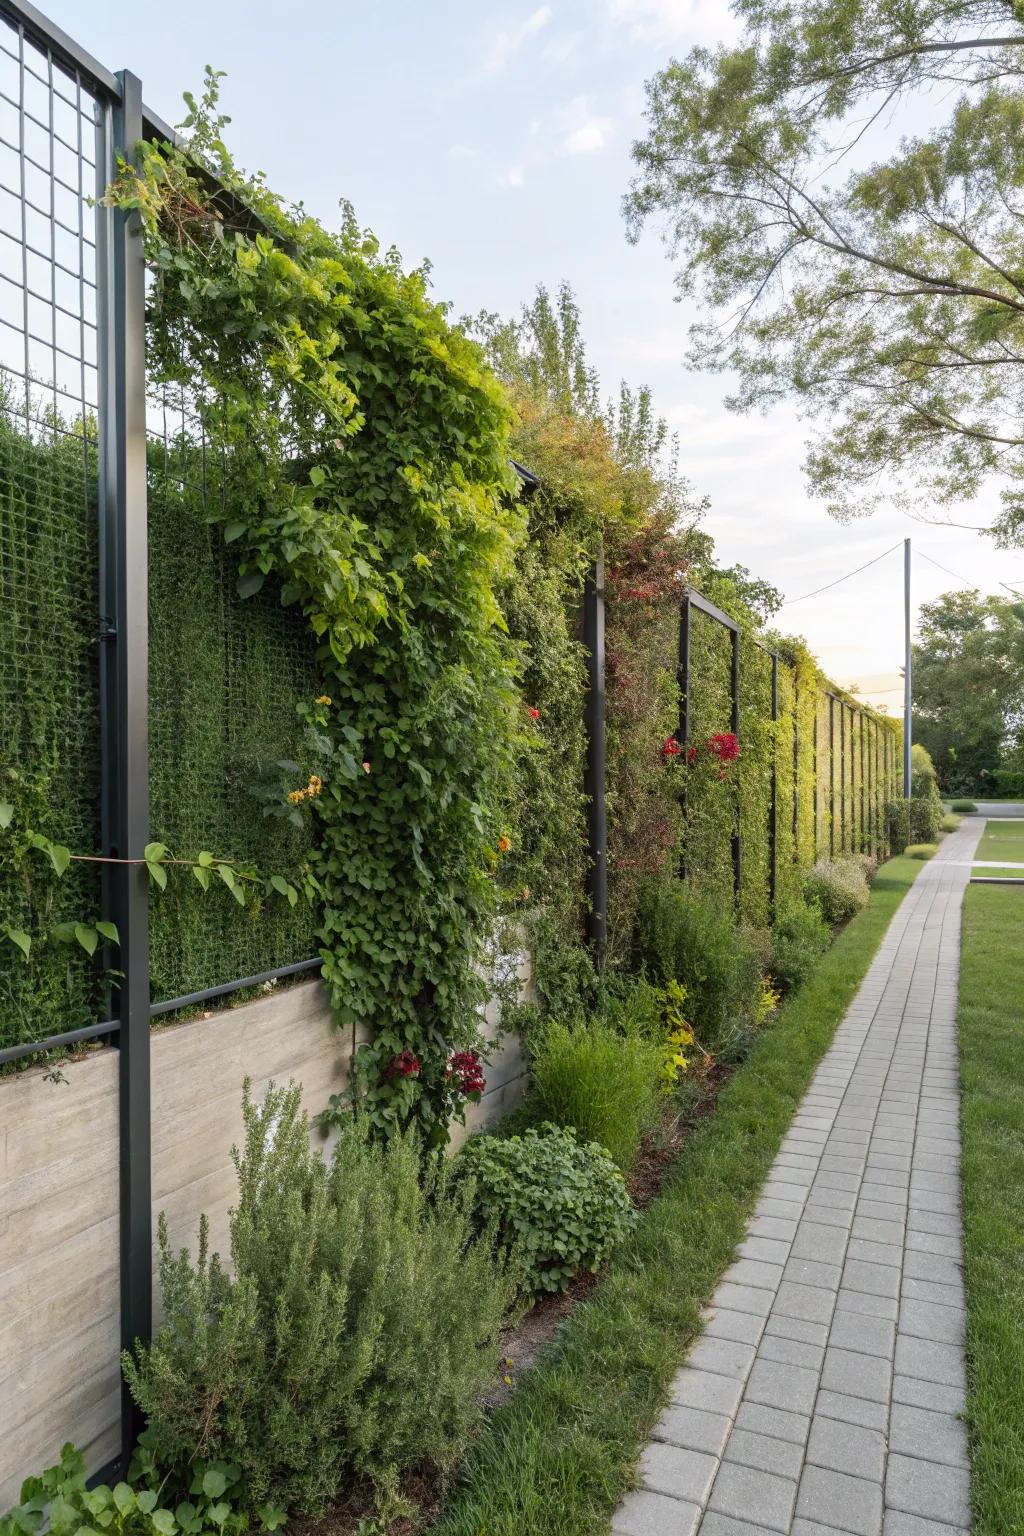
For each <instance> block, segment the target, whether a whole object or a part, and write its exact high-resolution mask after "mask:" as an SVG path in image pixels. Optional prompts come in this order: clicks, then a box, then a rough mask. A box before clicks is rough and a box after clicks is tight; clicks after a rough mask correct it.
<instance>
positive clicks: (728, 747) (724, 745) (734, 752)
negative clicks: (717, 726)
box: [708, 731, 740, 763]
mask: <svg viewBox="0 0 1024 1536" xmlns="http://www.w3.org/2000/svg"><path fill="white" fill-rule="evenodd" d="M708 751H709V752H710V753H712V755H713V756H714V757H717V758H718V761H719V762H720V763H734V762H735V761H736V759H737V758H738V757H739V755H740V743H739V738H738V737H737V735H736V734H735V732H734V731H717V732H716V733H715V735H714V736H712V737H711V739H710V741H709V742H708Z"/></svg>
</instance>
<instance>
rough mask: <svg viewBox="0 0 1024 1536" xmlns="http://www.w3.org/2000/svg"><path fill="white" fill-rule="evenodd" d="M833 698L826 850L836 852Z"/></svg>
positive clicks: (831, 704)
mask: <svg viewBox="0 0 1024 1536" xmlns="http://www.w3.org/2000/svg"><path fill="white" fill-rule="evenodd" d="M835 703H836V701H835V698H834V696H833V695H832V694H831V693H830V694H829V696H828V851H829V853H830V854H831V855H832V857H833V858H834V857H835V852H836V711H835Z"/></svg>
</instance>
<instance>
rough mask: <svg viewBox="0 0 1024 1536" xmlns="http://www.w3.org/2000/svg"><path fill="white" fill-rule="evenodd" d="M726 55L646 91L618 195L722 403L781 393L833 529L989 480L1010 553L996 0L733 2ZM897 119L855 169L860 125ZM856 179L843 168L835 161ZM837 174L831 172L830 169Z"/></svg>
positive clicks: (1021, 111) (1013, 484) (1020, 152)
mask: <svg viewBox="0 0 1024 1536" xmlns="http://www.w3.org/2000/svg"><path fill="white" fill-rule="evenodd" d="M733 10H734V12H735V13H736V14H737V15H738V16H739V17H740V18H741V19H742V20H743V22H744V24H745V30H744V35H743V37H742V39H741V41H740V42H739V44H738V45H737V46H735V47H724V46H723V47H719V48H718V49H716V50H714V51H710V50H708V49H705V48H695V49H693V50H692V51H691V52H690V53H689V54H688V55H687V56H686V57H685V58H684V59H682V60H680V61H673V62H672V63H670V64H669V65H668V67H667V68H666V69H664V70H662V71H661V73H660V74H658V75H657V76H656V77H655V78H654V79H653V80H652V81H651V82H650V83H649V84H648V88H647V89H648V122H649V127H648V131H647V136H646V138H645V139H643V140H642V141H641V142H640V143H638V144H636V145H635V147H634V159H635V162H636V166H637V174H636V176H635V179H634V180H633V183H632V186H631V188H630V191H629V193H628V195H627V197H626V200H625V211H626V216H627V221H628V225H629V229H630V233H631V235H632V236H633V237H634V238H635V237H636V236H637V235H638V234H639V232H640V230H641V228H642V226H643V225H644V224H645V222H646V221H647V220H648V219H656V220H657V221H658V222H659V223H660V224H661V227H662V229H663V233H664V237H665V239H666V241H667V243H668V245H669V247H670V250H671V252H672V254H673V255H676V256H678V257H679V258H680V263H679V266H678V271H677V279H676V281H677V284H678V287H679V290H680V292H681V293H682V294H684V295H695V296H697V297H698V298H699V299H700V301H701V303H700V308H699V316H700V318H699V319H698V320H697V322H696V324H695V325H694V326H693V328H692V333H691V334H692V341H693V346H692V353H691V357H692V360H693V361H695V362H696V363H697V364H699V365H701V366H704V367H706V368H709V369H725V368H728V369H733V370H735V372H736V373H737V374H738V378H739V385H738V389H737V391H736V393H735V394H734V396H733V397H732V398H731V399H730V401H729V403H730V404H731V405H733V406H734V407H736V408H739V409H746V408H750V407H754V406H761V407H763V406H765V405H767V404H770V403H771V402H774V401H776V400H778V399H780V398H782V397H784V396H787V395H792V396H796V397H797V399H798V400H799V401H800V402H801V403H802V405H803V407H804V408H805V409H806V411H807V412H808V414H810V415H811V416H813V417H816V418H817V419H818V420H819V421H820V422H821V426H820V427H819V429H818V431H817V432H816V433H815V435H814V438H813V440H812V442H811V444H810V447H809V452H808V458H807V470H808V475H809V480H810V484H811V487H812V489H813V490H814V491H815V492H816V493H817V494H820V495H822V496H823V497H825V498H826V499H827V501H828V503H829V509H830V511H832V512H833V513H834V514H835V515H836V516H839V517H840V518H846V517H851V516H857V515H865V514H866V513H869V512H871V511H872V510H873V509H874V507H875V506H876V505H877V504H878V503H879V501H880V500H881V499H882V497H883V496H886V497H891V495H892V494H893V493H894V488H895V493H896V494H897V495H900V496H903V497H904V498H905V499H906V500H907V501H908V502H910V501H912V500H914V499H915V498H919V499H920V500H922V501H923V502H925V503H926V504H934V503H936V502H938V503H946V504H948V503H951V502H955V501H958V500H960V499H963V498H970V497H972V496H974V495H975V494H976V492H977V491H978V489H979V487H980V485H981V484H982V482H983V481H984V480H986V479H987V478H988V477H990V476H995V477H998V479H999V481H1000V489H1001V495H1002V510H1001V512H1000V513H999V515H998V516H997V517H996V519H995V521H994V523H993V525H992V528H991V530H990V531H991V532H992V534H993V535H994V537H995V538H996V539H997V540H998V541H999V542H1000V543H1001V544H1003V545H1019V544H1021V543H1022V542H1024V425H1022V423H1024V366H1022V365H1024V23H1022V15H1024V13H1022V11H1021V7H1020V4H1019V0H906V3H901V4H900V5H890V4H888V3H887V0H735V3H734V5H733ZM897 109H898V110H900V111H901V112H902V113H903V114H904V115H905V116H907V115H909V116H912V117H913V118H914V120H915V121H917V122H919V123H920V124H921V127H920V130H919V131H918V132H915V133H914V134H913V135H912V136H911V137H908V138H904V139H903V140H902V141H900V143H899V145H898V147H897V148H896V149H895V151H894V152H892V153H890V154H888V156H887V158H884V159H882V160H879V161H878V162H877V163H867V162H868V158H869V156H868V146H869V145H870V143H871V140H872V133H873V132H876V133H877V132H878V131H880V129H879V130H875V129H874V125H876V124H878V125H881V127H884V126H885V125H886V123H887V122H888V121H889V119H890V118H891V115H892V114H893V113H894V112H895V111H896V110H897ZM858 162H860V163H858ZM851 167H852V168H851Z"/></svg>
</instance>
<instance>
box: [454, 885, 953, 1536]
mask: <svg viewBox="0 0 1024 1536" xmlns="http://www.w3.org/2000/svg"><path fill="white" fill-rule="evenodd" d="M924 867H925V866H924V865H923V864H921V863H919V862H917V861H915V860H913V859H905V858H897V859H893V860H892V861H891V862H890V863H888V864H887V865H885V866H884V868H883V869H882V870H881V871H880V873H879V875H878V878H877V879H876V881H875V884H874V887H873V889H872V892H871V899H870V902H869V904H868V906H867V907H866V908H865V909H864V911H863V912H861V913H860V914H859V915H858V916H857V917H855V918H854V919H853V921H852V922H851V923H850V924H849V925H848V927H847V928H846V929H844V931H843V932H842V933H841V934H840V936H839V938H838V939H837V940H836V942H835V944H834V945H833V946H832V948H831V949H830V950H829V951H828V953H827V954H826V955H825V956H824V957H823V959H822V962H821V965H820V967H819V969H818V970H817V972H816V973H815V975H814V977H813V978H812V979H811V980H810V981H809V982H808V983H807V984H806V985H805V986H804V987H803V988H802V989H801V991H800V992H798V993H796V994H795V995H794V996H793V997H791V998H790V999H789V1000H788V1001H787V1002H786V1003H785V1004H784V1006H783V1007H782V1009H781V1010H780V1012H779V1016H778V1018H777V1020H776V1022H775V1023H774V1024H773V1025H772V1026H771V1028H770V1029H769V1030H767V1031H766V1032H765V1034H764V1035H763V1036H762V1038H761V1039H760V1040H759V1041H758V1043H757V1045H756V1046H755V1047H754V1049H753V1051H752V1052H751V1054H750V1055H749V1056H748V1058H747V1060H746V1061H745V1062H744V1063H743V1065H742V1066H741V1067H739V1068H738V1070H737V1071H736V1072H735V1074H734V1075H733V1076H732V1078H731V1079H730V1080H729V1082H728V1083H727V1084H726V1086H725V1088H724V1089H723V1090H722V1092H721V1094H720V1095H719V1099H718V1104H717V1107H716V1110H715V1112H714V1114H713V1115H711V1116H709V1117H708V1119H706V1120H704V1121H702V1122H701V1123H700V1124H699V1125H698V1127H697V1128H696V1130H695V1132H694V1134H693V1136H692V1137H691V1139H690V1140H689V1141H688V1143H687V1145H686V1148H685V1151H684V1154H683V1157H682V1160H681V1162H680V1166H679V1169H678V1171H677V1172H676V1173H675V1174H674V1175H673V1176H672V1178H671V1179H670V1180H669V1182H668V1183H667V1184H666V1186H665V1187H664V1188H663V1189H662V1191H661V1193H660V1195H659V1196H658V1197H657V1199H656V1200H655V1201H654V1202H653V1203H652V1204H651V1206H650V1207H649V1208H648V1210H647V1211H646V1213H645V1214H644V1216H643V1218H642V1220H641V1222H640V1224H639V1226H638V1228H637V1231H636V1234H635V1236H634V1237H633V1239H632V1240H631V1241H630V1243H629V1245H628V1246H627V1247H626V1248H625V1249H623V1250H622V1252H621V1253H620V1254H619V1256H618V1257H617V1258H616V1259H615V1260H614V1261H613V1263H612V1264H611V1265H610V1267H609V1269H608V1271H607V1273H606V1274H605V1275H604V1277H603V1278H602V1281H601V1284H600V1285H599V1286H598V1287H597V1289H596V1290H595V1292H594V1294H593V1297H592V1298H591V1299H589V1300H588V1301H586V1302H584V1303H583V1304H582V1305H581V1306H580V1307H578V1308H577V1310H576V1311H575V1312H574V1313H573V1314H572V1316H571V1318H570V1319H569V1321H568V1322H567V1324H566V1326H565V1328H564V1330H563V1333H562V1335H561V1337H560V1338H559V1340H558V1341H557V1342H556V1344H555V1345H553V1346H552V1347H551V1349H550V1350H549V1351H548V1353H547V1354H546V1355H545V1356H543V1357H542V1358H541V1359H540V1361H539V1362H538V1363H537V1365H535V1366H534V1368H533V1369H532V1370H531V1371H530V1372H529V1373H528V1374H527V1375H526V1376H524V1378H523V1381H522V1383H521V1384H520V1386H519V1388H518V1390H517V1391H516V1393H515V1395H514V1396H513V1398H512V1399H511V1401H510V1402H509V1403H508V1404H507V1405H506V1406H505V1407H504V1408H502V1409H500V1410H499V1411H498V1412H497V1413H496V1414H495V1415H494V1417H493V1418H492V1419H491V1421H490V1422H489V1424H488V1426H487V1428H486V1429H485V1431H484V1433H483V1435H482V1437H481V1439H480V1440H479V1441H478V1442H477V1444H476V1445H475V1447H474V1448H473V1450H472V1451H471V1452H470V1454H469V1457H468V1458H467V1461H466V1463H465V1465H464V1467H463V1469H462V1473H461V1477H460V1482H459V1485H458V1487H457V1488H456V1489H455V1490H454V1491H453V1493H452V1494H451V1495H450V1497H449V1501H448V1504H447V1506H446V1508H445V1509H444V1510H443V1511H442V1514H441V1517H440V1519H439V1521H438V1522H437V1524H436V1525H435V1526H434V1527H433V1531H434V1536H599V1533H601V1532H606V1531H607V1530H608V1525H609V1520H610V1517H611V1513H612V1511H613V1510H614V1508H615V1506H616V1504H617V1503H618V1500H619V1499H620V1497H621V1496H622V1494H623V1493H624V1492H625V1491H626V1489H627V1488H628V1487H630V1486H631V1484H632V1482H633V1476H634V1472H633V1469H634V1467H635V1465H636V1462H637V1458H638V1456H639V1453H640V1449H641V1446H642V1444H643V1442H644V1439H645V1437H646V1436H647V1434H648V1433H649V1431H650V1429H651V1427H652V1426H653V1424H654V1422H655V1420H656V1419H657V1417H658V1414H659V1413H660V1411H661V1409H662V1407H663V1405H664V1403H665V1400H666V1397H667V1393H668V1387H669V1383H670V1381H671V1379H672V1376H673V1374H674V1373H675V1371H676V1370H677V1369H678V1367H679V1365H680V1363H681V1362H682V1360H683V1358H684V1357H685V1354H686V1351H687V1348H688V1346H689V1344H690V1343H691V1341H692V1340H693V1338H694V1337H695V1335H696V1334H697V1333H698V1331H699V1328H700V1309H701V1307H702V1306H703V1305H704V1304H705V1303H706V1302H707V1300H708V1298H709V1297H710V1296H711V1294H712V1292H713V1291H714V1289H715V1285H716V1283H717V1281H718V1278H719V1276H720V1275H721V1273H722V1271H723V1270H724V1269H725V1267H726V1266H727V1264H728V1263H729V1262H730V1260H731V1259H732V1257H733V1252H734V1249H735V1247H736V1245H737V1243H739V1242H740V1241H742V1238H743V1234H744V1230H745V1228H746V1225H747V1222H748V1220H749V1217H750V1213H751V1211H752V1209H753V1206H754V1204H755V1202H756V1200H757V1196H758V1193H759V1191H760V1188H761V1185H762V1184H763V1183H764V1180H765V1178H766V1176H767V1173H768V1170H769V1168H770V1167H771V1164H772V1162H773V1160H774V1158H775V1154H776V1152H777V1151H778V1147H779V1143H780V1142H781V1140H782V1138H783V1136H784V1135H785V1132H786V1129H787V1127H788V1126H789V1123H790V1121H791V1119H792V1118H793V1114H794V1112H795V1111H796V1108H797V1105H798V1104H799V1102H800V1100H801V1098H802V1097H803V1095H804V1093H805V1091H806V1089H807V1086H808V1084H809V1082H810V1080H811V1077H812V1076H813V1074H814V1070H815V1068H816V1067H817V1065H818V1062H819V1061H820V1060H821V1057H822V1055H823V1054H824V1052H825V1050H826V1048H827V1047H828V1045H829V1042H830V1041H831V1039H832V1036H833V1033H834V1031H835V1028H836V1025H837V1024H838V1023H839V1021H840V1020H841V1019H842V1017H843V1015H844V1014H845V1012H846V1009H847V1008H848V1006H849V1004H850V1002H851V1001H852V999H853V997H854V994H855V993H856V991H857V988H858V986H859V985H860V982H861V980H862V978H863V976H864V973H865V972H866V971H867V969H868V966H869V965H870V963H871V960H872V958H873V956H874V954H875V951H876V950H877V948H878V945H879V943H880V942H881V939H882V937H883V935H884V933H885V931H886V929H887V928H888V926H889V921H890V919H891V917H892V915H893V913H894V912H895V911H896V908H897V907H898V906H899V904H900V902H901V901H902V900H903V897H904V895H905V894H906V892H907V890H908V889H909V887H910V885H911V884H912V882H913V881H914V879H915V878H916V876H917V875H919V874H920V873H921V871H922V869H923V868H924Z"/></svg>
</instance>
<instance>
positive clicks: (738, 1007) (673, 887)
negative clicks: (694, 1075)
mask: <svg viewBox="0 0 1024 1536" xmlns="http://www.w3.org/2000/svg"><path fill="white" fill-rule="evenodd" d="M635 959H636V963H637V965H638V968H639V967H643V968H644V969H645V970H646V973H647V975H648V976H650V977H653V978H654V979H655V980H657V981H659V982H660V983H661V984H662V985H663V986H664V985H665V984H667V983H668V982H670V981H678V982H680V983H681V985H682V986H684V987H685V988H686V996H687V1009H688V1013H689V1021H690V1023H691V1024H692V1026H693V1029H694V1032H695V1034H696V1036H697V1038H698V1040H699V1041H700V1042H701V1044H702V1045H703V1046H704V1047H705V1048H706V1049H707V1050H709V1051H711V1052H713V1054H714V1055H716V1056H721V1055H722V1054H723V1050H724V1048H727V1046H728V1045H729V1043H730V1042H731V1041H732V1040H733V1039H734V1038H735V1035H736V1033H737V1028H739V1029H742V1027H743V1025H745V1024H748V1023H750V1022H751V1021H752V1019H753V1017H754V1014H755V1012H756V1009H757V1002H758V997H759V995H760V985H761V971H762V968H763V967H762V958H761V955H760V954H759V941H758V937H757V935H755V934H753V933H749V932H747V931H746V930H744V929H739V928H737V926H736V924H735V923H734V922H733V920H732V917H731V915H730V914H729V913H728V912H727V911H723V910H722V909H721V907H720V906H715V905H714V904H713V902H712V901H711V900H710V899H707V898H703V897H700V896H697V895H696V894H695V893H694V892H693V891H691V890H689V889H688V888H687V887H686V886H684V885H679V884H670V883H668V882H667V881H666V882H658V883H653V882H652V883H651V884H650V885H649V886H647V888H646V889H645V891H644V892H643V896H642V899H641V905H640V912H639V918H638V922H637V932H636V955H635Z"/></svg>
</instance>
